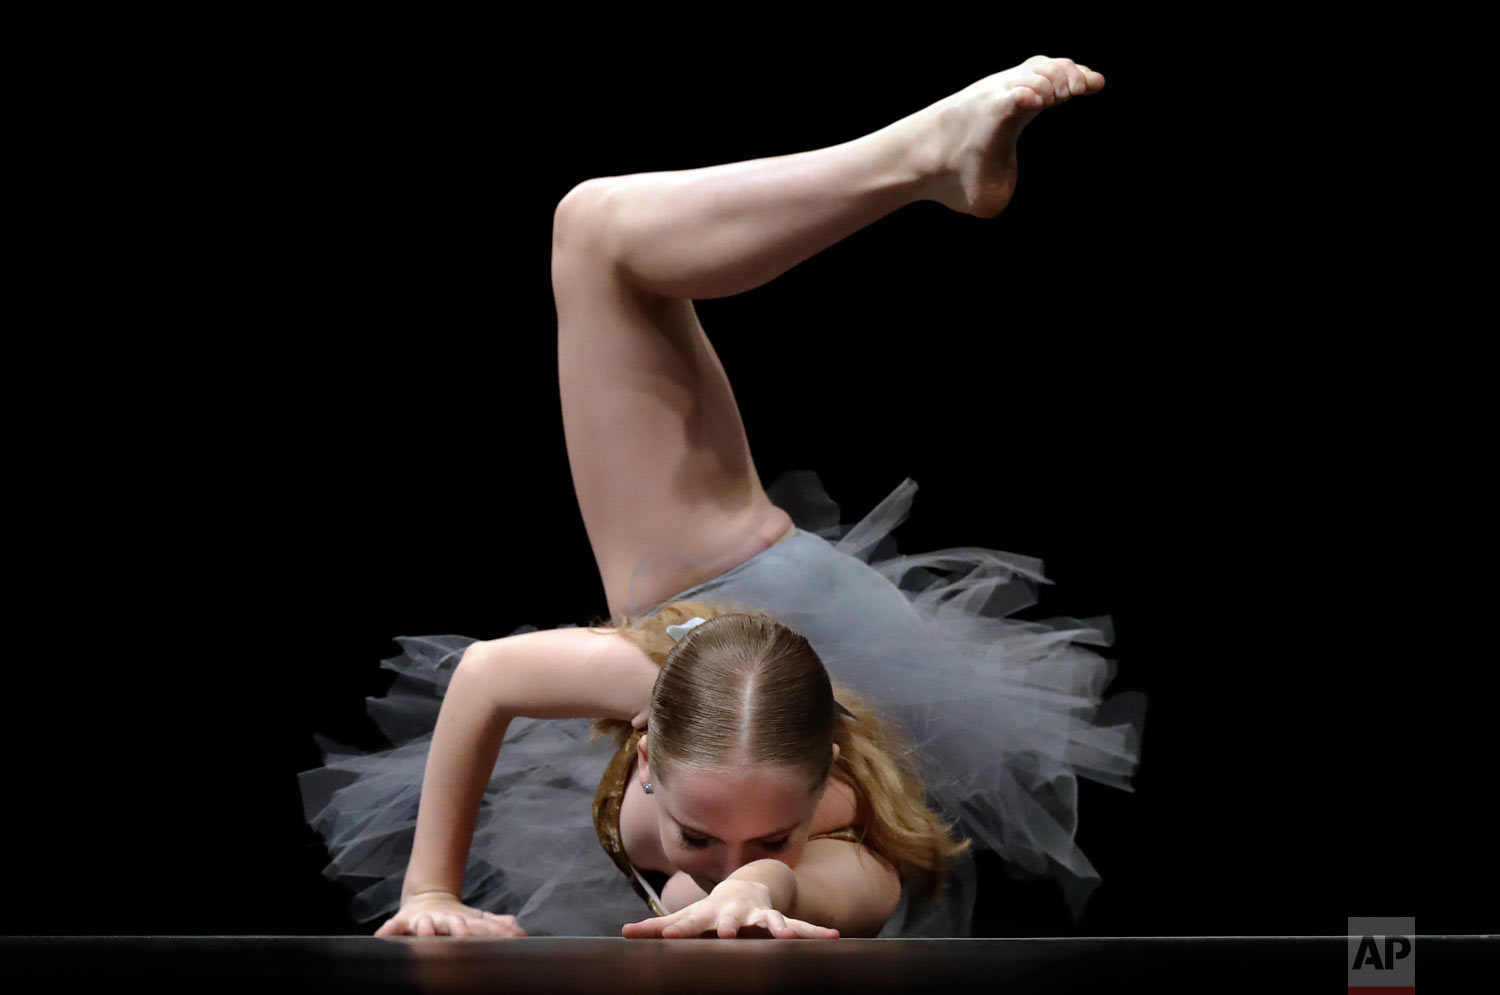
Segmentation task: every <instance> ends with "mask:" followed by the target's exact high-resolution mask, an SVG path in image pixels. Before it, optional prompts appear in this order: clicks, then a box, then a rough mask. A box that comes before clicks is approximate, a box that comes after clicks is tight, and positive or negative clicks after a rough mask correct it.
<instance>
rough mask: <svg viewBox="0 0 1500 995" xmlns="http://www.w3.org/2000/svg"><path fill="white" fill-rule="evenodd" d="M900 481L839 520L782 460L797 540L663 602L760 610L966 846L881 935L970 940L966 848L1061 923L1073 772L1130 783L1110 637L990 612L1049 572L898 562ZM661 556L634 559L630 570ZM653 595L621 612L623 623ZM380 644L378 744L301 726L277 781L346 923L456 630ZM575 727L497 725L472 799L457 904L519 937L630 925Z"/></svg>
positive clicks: (409, 822) (1135, 743)
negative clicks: (910, 748)
mask: <svg viewBox="0 0 1500 995" xmlns="http://www.w3.org/2000/svg"><path fill="white" fill-rule="evenodd" d="M916 489H917V485H916V483H915V482H914V481H912V480H911V479H910V478H908V479H907V480H905V481H904V482H903V483H902V484H901V485H900V486H899V487H897V488H896V490H895V491H894V492H893V493H892V494H891V495H890V496H889V497H887V498H886V499H885V500H884V501H882V502H881V503H880V504H879V505H878V506H877V507H876V508H875V509H874V510H873V511H871V512H870V513H869V514H868V515H866V516H865V517H864V518H863V519H862V520H861V521H859V522H858V523H857V524H854V525H845V524H842V523H841V522H840V520H839V508H838V505H836V504H835V503H834V502H833V501H832V499H830V498H829V496H828V494H827V493H826V492H825V491H824V489H823V486H822V483H821V481H820V480H819V479H818V476H817V475H816V474H815V473H813V472H811V471H807V470H797V471H792V472H789V473H787V474H786V475H784V476H783V477H782V478H781V479H779V480H778V481H777V482H776V483H775V484H774V485H772V486H771V487H770V488H767V495H768V496H769V497H770V499H771V501H772V502H773V503H774V504H776V505H777V506H779V507H781V508H782V509H784V510H785V511H786V512H787V513H788V514H789V515H791V517H792V520H793V522H794V523H795V524H796V526H797V531H796V533H795V534H794V535H793V536H792V537H791V538H790V539H787V540H785V541H783V542H779V543H776V544H775V545H773V546H770V547H769V548H767V549H766V550H764V551H762V552H761V553H759V554H757V555H756V556H753V557H751V558H750V559H748V560H746V561H745V562H743V563H741V564H739V565H738V566H736V567H734V568H732V569H730V570H728V571H726V572H725V573H723V574H721V575H720V576H718V577H715V578H714V579H713V580H710V581H707V582H705V583H702V584H699V585H697V586H694V587H691V588H688V589H687V590H685V591H681V592H679V593H678V594H676V595H674V596H673V597H672V598H670V599H668V600H678V599H689V600H697V601H704V602H708V603H710V604H714V605H717V606H721V607H726V608H734V607H744V608H753V609H756V610H759V611H764V612H767V613H769V614H771V615H773V616H774V617H776V618H777V619H779V620H780V621H782V622H783V623H785V624H786V625H788V626H790V627H791V628H793V629H795V630H797V631H798V632H800V633H801V634H802V635H804V636H805V637H806V638H807V640H808V642H809V643H811V644H812V647H813V649H814V650H816V651H817V653H818V655H819V657H821V658H822V660H823V663H824V665H825V666H826V667H827V668H828V672H829V675H830V676H831V677H832V678H833V680H835V681H837V682H840V683H843V684H846V685H848V686H850V687H852V688H854V689H855V690H856V691H858V692H860V693H861V694H863V695H865V696H867V697H868V698H869V699H870V700H871V701H873V702H875V703H877V704H878V705H879V706H880V707H881V708H882V709H883V710H884V711H885V712H886V714H887V715H889V716H890V717H891V718H892V719H893V720H895V721H896V722H897V723H898V724H899V725H900V726H901V727H902V730H903V732H904V733H905V734H906V736H907V737H908V738H909V739H910V741H911V743H912V744H913V745H914V746H915V747H916V750H917V760H918V763H919V766H920V767H921V769H922V771H923V774H924V775H925V777H926V779H927V783H928V801H929V803H930V804H932V805H933V806H934V807H936V808H937V809H939V810H940V811H941V812H942V813H943V814H944V815H945V816H946V817H947V818H948V819H950V820H954V821H955V825H954V834H955V836H958V837H969V838H971V839H973V841H974V845H973V848H972V850H971V853H970V855H966V856H964V857H962V858H959V860H958V862H957V863H956V864H955V865H954V867H953V869H952V872H951V876H950V879H949V889H950V891H949V894H948V895H947V897H946V899H945V900H944V901H943V902H942V903H941V904H938V903H935V902H932V901H927V900H924V899H921V898H920V897H919V896H918V895H917V894H916V893H914V892H913V891H912V889H911V887H910V886H909V885H908V886H906V887H904V888H903V890H902V898H901V905H900V907H898V908H897V910H896V913H895V914H894V915H893V916H892V917H891V919H890V921H889V922H887V924H886V926H885V928H884V929H883V930H882V932H881V934H880V935H881V936H887V937H894V936H903V937H911V936H969V935H971V929H972V920H973V911H974V901H975V895H976V886H977V875H976V872H975V865H974V861H973V857H972V854H974V853H977V852H978V851H981V850H993V851H995V852H996V853H997V854H998V855H999V856H1000V857H1001V858H1003V861H1004V865H1003V866H1004V867H1005V869H1006V871H1007V873H1009V874H1011V875H1012V876H1015V877H1018V878H1031V877H1036V876H1052V877H1055V878H1057V879H1058V881H1059V882H1060V884H1061V885H1062V887H1063V893H1064V897H1065V899H1066V901H1067V905H1068V908H1069V910H1070V912H1071V913H1072V915H1073V917H1074V919H1075V920H1076V919H1077V918H1078V917H1080V916H1081V915H1082V912H1083V909H1084V906H1085V904H1086V902H1087V901H1088V897H1089V895H1090V894H1091V893H1092V892H1093V890H1094V888H1095V887H1097V885H1098V884H1099V881H1100V875H1099V873H1098V871H1097V870H1095V868H1094V866H1093V865H1092V864H1091V863H1090V862H1089V860H1088V858H1087V857H1085V856H1084V854H1083V852H1082V851H1081V850H1080V849H1079V848H1078V846H1077V844H1076V843H1075V842H1074V836H1075V833H1076V830H1077V819H1078V795H1077V790H1078V785H1077V779H1078V778H1080V777H1084V778H1089V779H1090V780H1093V781H1096V782H1099V783H1102V784H1107V785H1110V786H1113V787H1116V788H1119V789H1121V790H1124V791H1131V790H1133V789H1132V787H1131V785H1130V781H1129V779H1130V777H1131V776H1132V774H1133V773H1134V771H1135V769H1136V766H1137V764H1138V763H1139V760H1140V748H1141V732H1142V729H1143V726H1144V721H1145V712H1146V696H1145V695H1143V694H1141V693H1140V692H1134V691H1132V692H1125V693H1121V694H1116V695H1114V696H1113V697H1111V698H1109V699H1107V700H1105V699H1104V690H1105V688H1106V687H1107V686H1108V685H1109V683H1110V681H1111V680H1112V679H1113V677H1114V674H1115V666H1116V665H1115V661H1114V660H1112V659H1109V658H1106V657H1103V656H1100V655H1099V654H1098V653H1096V652H1095V651H1093V650H1091V649H1089V648H1088V647H1089V646H1109V645H1110V644H1111V643H1112V642H1113V630H1112V626H1111V622H1110V619H1109V618H1108V617H1107V616H1101V617H1096V618H1090V619H1085V620H1079V619H1074V618H1053V619H1047V620H1044V621H1036V622H1033V621H1023V620H1018V619H1013V618H1009V617H1008V616H1010V615H1012V614H1013V613H1015V612H1016V611H1019V610H1020V609H1023V608H1026V607H1028V606H1030V605H1033V604H1035V603H1036V602H1037V596H1036V586H1037V585H1038V584H1047V583H1051V581H1049V580H1047V578H1046V577H1045V576H1044V575H1043V573H1042V563H1041V561H1039V560H1036V559H1033V558H1030V557H1025V556H1019V555H1016V554H1014V553H1005V552H1001V551H998V550H994V549H987V548H983V547H975V546H964V547H956V548H951V549H942V550H936V551H933V552H928V553H916V554H906V555H903V554H900V553H898V552H897V550H896V543H895V539H894V537H893V536H892V535H891V532H892V530H893V529H895V528H896V526H898V525H900V524H901V523H902V522H903V521H904V520H905V519H906V516H907V513H908V512H909V510H910V508H911V503H912V497H913V495H914V494H915V493H916ZM668 560H669V557H667V556H665V555H662V556H654V557H647V558H646V560H645V561H643V562H642V564H641V565H640V566H639V567H638V568H637V575H640V574H641V572H642V571H644V570H652V571H653V572H654V571H655V570H657V569H660V568H662V567H670V566H671V565H672V564H671V563H670V562H668ZM663 604H665V602H663ZM660 607H661V605H638V604H635V603H633V602H632V603H630V604H629V606H628V610H629V612H630V614H631V617H632V618H635V617H637V616H639V615H645V614H651V613H653V612H654V611H655V610H657V609H659V608H660ZM566 627H568V626H567V625H563V626H559V628H566ZM535 629H536V626H533V625H526V626H522V627H521V628H519V629H517V630H516V632H517V633H520V632H530V631H535ZM396 641H397V642H398V643H399V644H400V645H401V647H402V650H403V652H402V654H401V655H400V656H398V657H395V658H393V659H389V660H385V661H383V662H382V664H381V665H382V666H383V667H386V668H388V669H391V670H394V671H396V672H397V674H398V677H397V680H396V683H395V684H394V685H392V687H391V689H390V690H389V692H388V693H387V694H386V696H385V697H383V698H369V699H367V703H368V709H369V713H370V715H371V717H372V718H373V719H374V720H375V722H376V723H377V725H379V726H380V728H381V730H382V732H384V733H385V735H386V736H387V737H388V738H389V739H390V740H391V742H392V743H393V744H394V745H393V747H392V748H390V749H387V750H382V751H379V752H374V753H360V752H358V751H355V750H352V749H349V748H347V747H342V746H340V745H338V744H336V743H332V742H330V741H329V740H327V739H326V738H324V737H322V736H316V737H315V738H316V740H317V742H318V745H319V747H320V748H321V749H322V751H323V758H324V766H322V767H318V768H315V769H313V770H309V771H304V772H302V773H299V774H298V780H299V785H300V788H301V791H302V799H303V807H304V812H305V814H306V817H307V820H308V822H309V823H310V824H311V825H312V826H313V828H314V829H315V830H317V831H318V833H319V834H320V835H321V836H322V837H323V839H324V840H325V842H326V844H327V846H328V851H329V855H330V857H331V862H330V863H329V864H328V866H327V867H326V868H325V869H324V872H323V873H324V876H325V877H327V878H329V879H330V880H333V881H335V882H337V883H339V884H341V885H343V886H344V887H346V888H348V889H349V890H350V891H351V892H352V893H353V894H352V898H351V901H350V905H349V909H350V912H351V914H352V915H353V916H354V918H355V919H356V920H357V921H359V922H361V923H369V924H371V928H372V929H373V928H374V926H377V925H378V924H379V922H381V921H384V920H385V919H387V918H389V917H390V916H391V915H394V914H395V912H396V911H397V909H398V908H399V907H400V900H401V886H402V882H403V879H404V877H405V873H406V865H407V861H408V860H409V858H410V855H411V844H412V838H413V835H414V832H415V827H416V817H417V803H418V800H419V798H420V796H421V789H422V776H423V771H424V769H425V766H426V760H427V747H428V745H429V744H430V742H431V739H432V730H433V728H434V727H435V726H436V724H437V716H438V711H439V709H440V707H441V704H442V696H443V692H444V691H445V690H446V688H447V685H448V680H449V679H450V678H451V676H452V673H453V668H454V667H455V666H456V665H457V663H458V661H459V658H460V657H461V656H462V655H463V651H464V649H465V648H466V647H467V646H468V645H469V644H470V643H472V642H474V641H475V640H474V638H472V637H467V636H456V635H449V636H420V637H407V636H398V637H397V639H396ZM590 725H591V721H590V720H588V719H531V718H517V719H514V720H513V721H512V722H511V724H510V726H509V728H508V729H507V731H506V735H505V740H504V743H503V745H502V746H501V749H500V755H499V758H498V760H497V762H496V765H495V770H494V773H493V775H492V776H491V778H490V783H489V786H488V788H487V789H486V791H485V795H484V799H483V801H482V802H481V805H480V811H479V816H478V820H477V822H476V826H475V831H474V841H473V844H472V846H471V848H470V851H469V859H468V864H467V867H466V871H465V876H464V891H463V899H464V901H465V902H466V903H468V904H470V905H473V906H475V907H478V908H483V909H486V910H488V911H492V912H497V913H500V914H513V915H515V916H516V917H517V918H518V919H519V920H520V923H521V926H522V928H524V929H525V930H526V931H527V932H528V933H529V934H530V935H532V936H619V935H620V927H621V926H622V925H623V924H624V923H627V922H636V921H639V920H641V919H645V918H648V917H649V916H650V910H649V909H647V908H646V907H645V904H644V903H643V902H642V901H641V899H640V897H639V896H638V895H637V894H636V893H635V891H634V890H633V889H632V888H631V887H630V884H629V882H628V881H627V880H626V879H625V877H624V875H622V874H621V873H620V871H619V869H618V868H617V867H616V866H615V865H614V863H613V862H612V861H611V860H610V859H609V856H608V855H607V854H606V853H605V852H604V849H603V848H602V847H601V846H600V844H599V840H598V837H597V836H596V835H595V832H594V826H593V819H592V811H591V805H592V802H593V798H594V792H595V791H596V790H597V789H598V786H599V779H600V777H601V776H602V775H603V773H604V768H605V766H606V765H607V764H608V762H609V759H610V757H611V756H612V755H613V753H614V749H615V746H614V744H613V743H611V742H609V741H608V740H602V739H601V740H599V741H597V742H594V743H589V742H588V739H587V734H588V729H589V726H590Z"/></svg>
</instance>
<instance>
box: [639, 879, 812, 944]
mask: <svg viewBox="0 0 1500 995" xmlns="http://www.w3.org/2000/svg"><path fill="white" fill-rule="evenodd" d="M620 935H621V936H623V937H625V938H626V939H648V938H652V937H660V938H662V939H665V940H671V939H714V938H715V937H717V938H719V939H724V940H732V939H735V938H736V937H746V938H749V937H762V938H764V937H771V938H774V939H782V940H797V939H807V940H819V939H837V938H838V935H839V931H838V930H836V929H828V928H826V927H823V926H814V925H813V924H812V923H810V922H803V921H802V920H801V919H789V918H787V917H786V916H784V915H782V914H781V913H780V912H778V911H776V909H775V908H773V907H772V906H771V889H770V888H767V887H766V886H765V885H763V884H761V883H760V882H758V881H736V880H732V879H731V880H728V881H720V882H719V884H718V886H717V887H715V888H714V890H713V891H712V892H711V893H710V894H709V896H708V897H707V898H703V899H699V900H698V901H696V902H694V903H693V904H692V905H689V906H688V907H687V908H685V909H680V910H678V911H677V912H673V913H672V914H671V915H666V916H657V917H656V918H653V919H643V920H642V921H640V922H627V923H626V924H625V925H624V926H623V927H621V929H620Z"/></svg>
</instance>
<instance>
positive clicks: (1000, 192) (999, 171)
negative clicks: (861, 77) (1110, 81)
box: [929, 55, 1104, 218]
mask: <svg viewBox="0 0 1500 995" xmlns="http://www.w3.org/2000/svg"><path fill="white" fill-rule="evenodd" d="M1103 88H1104V76H1103V75H1102V74H1100V73H1096V72H1094V71H1093V70H1092V69H1090V68H1089V67H1088V66H1080V65H1078V64H1077V63H1075V62H1074V61H1073V60H1072V59H1049V58H1047V57H1046V56H1045V55H1037V56H1033V57H1031V58H1029V59H1027V60H1026V61H1025V62H1023V63H1021V64H1020V65H1019V66H1016V67H1014V68H1012V69H1007V70H1005V71H1004V72H999V73H995V74H994V75H992V76H986V77H985V78H984V79H982V80H979V81H978V82H977V83H972V84H970V85H969V86H967V87H965V88H964V89H962V90H960V91H958V92H957V93H955V94H953V95H952V96H950V97H946V98H944V99H943V100H940V101H938V102H937V103H936V104H933V105H932V106H931V108H929V109H930V110H931V111H932V112H933V116H932V118H931V122H932V124H933V132H932V134H933V141H934V142H935V143H936V151H937V158H936V161H937V162H938V163H939V166H938V168H937V171H936V174H935V176H934V178H933V184H932V188H931V190H932V193H931V197H932V199H933V200H937V201H939V202H940V203H943V204H946V205H947V206H948V207H951V208H953V210H955V211H961V212H963V213H964V214H972V215H974V216H975V217H979V218H993V217H994V216H995V215H997V214H999V213H1000V212H1001V211H1003V210H1005V205H1006V204H1009V203H1010V198H1011V194H1012V193H1014V192H1015V189H1016V139H1017V138H1019V137H1020V134H1021V129H1022V128H1024V127H1026V125H1027V124H1029V123H1030V122H1031V119H1032V118H1034V117H1036V116H1037V115H1038V114H1040V113H1041V112H1042V109H1043V108H1045V107H1053V106H1055V105H1057V104H1060V103H1062V102H1063V101H1064V100H1068V99H1070V98H1072V97H1077V96H1081V95H1083V94H1086V93H1098V92H1099V91H1100V90H1102V89H1103Z"/></svg>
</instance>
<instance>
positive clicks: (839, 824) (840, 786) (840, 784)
mask: <svg viewBox="0 0 1500 995" xmlns="http://www.w3.org/2000/svg"><path fill="white" fill-rule="evenodd" d="M859 808H860V805H859V793H858V792H857V791H855V790H854V785H852V784H850V783H849V782H848V781H846V780H844V779H843V778H841V777H838V776H834V777H832V778H830V779H829V781H828V790H826V791H824V792H823V800H822V801H820V802H818V811H817V812H816V813H815V814H814V815H813V824H812V830H811V831H810V832H809V833H808V836H810V837H811V836H819V835H821V834H823V833H831V832H834V831H835V830H839V829H846V828H848V827H849V826H852V825H854V824H855V822H857V821H858V817H859Z"/></svg>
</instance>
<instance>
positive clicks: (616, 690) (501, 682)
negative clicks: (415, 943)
mask: <svg viewBox="0 0 1500 995" xmlns="http://www.w3.org/2000/svg"><path fill="white" fill-rule="evenodd" d="M655 681H656V665H655V664H654V663H653V662H652V661H651V658H650V657H648V656H646V654H645V653H642V652H641V651H640V650H639V649H637V648H636V647H635V646H634V645H633V644H631V643H630V642H629V641H628V640H626V639H625V638H624V637H623V636H619V635H616V634H614V633H612V632H611V633H598V632H591V631H590V630H588V629H587V628H582V627H579V628H566V629H544V630H541V631H538V632H523V633H518V634H517V635H514V636H506V637H505V638H503V639H492V640H488V641H483V642H476V643H473V644H471V645H470V646H469V648H468V649H466V650H465V651H464V655H463V659H461V660H460V661H459V663H458V666H457V667H456V668H455V669H454V672H453V677H452V679H451V681H450V682H449V684H448V690H447V691H446V692H445V693H444V695H443V704H442V708H441V710H440V711H439V712H438V720H437V725H436V727H435V728H434V729H433V732H432V745H431V746H430V747H429V748H428V752H427V767H426V770H425V773H424V775H423V781H422V797H421V801H420V802H419V803H418V807H417V831H416V835H415V837H414V839H413V841H412V853H411V860H410V862H409V863H408V864H407V868H406V880H405V882H404V883H403V885H402V888H401V901H402V902H403V903H404V902H405V901H406V900H407V899H408V898H409V897H411V896H412V895H416V894H420V893H422V892H445V893H447V894H449V895H452V896H453V897H454V898H457V899H460V900H461V899H462V895H461V891H462V889H463V876H464V867H465V865H466V864H467V862H468V854H469V846H470V844H471V843H473V840H474V824H475V821H476V820H477V819H478V817H479V803H480V800H481V799H482V798H483V797H484V789H485V786H486V785H487V784H488V783H489V779H490V775H491V774H492V773H493V772H494V769H495V761H496V759H497V758H498V757H499V755H500V746H501V743H502V742H503V741H504V739H505V731H506V729H507V728H509V726H510V722H511V719H513V718H516V717H518V716H529V717H533V718H575V717H577V718H619V719H624V720H626V721H630V720H632V719H635V718H637V717H640V718H641V719H642V721H644V715H645V710H646V707H647V706H648V705H649V703H650V700H651V689H652V687H653V686H654V684H655Z"/></svg>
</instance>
